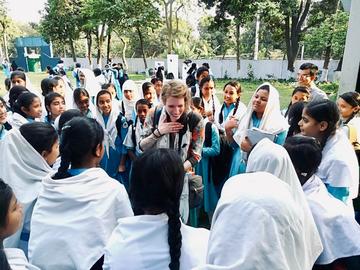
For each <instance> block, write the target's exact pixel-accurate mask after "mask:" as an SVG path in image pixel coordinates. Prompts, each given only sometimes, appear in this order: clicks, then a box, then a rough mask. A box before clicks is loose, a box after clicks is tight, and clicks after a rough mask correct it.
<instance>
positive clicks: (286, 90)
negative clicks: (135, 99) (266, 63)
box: [0, 72, 336, 108]
mask: <svg viewBox="0 0 360 270" xmlns="http://www.w3.org/2000/svg"><path fill="white" fill-rule="evenodd" d="M27 75H28V76H29V78H30V80H31V83H32V85H33V86H34V87H35V89H39V90H40V82H41V80H42V79H44V78H46V77H47V74H46V73H32V72H29V73H27ZM68 77H69V78H70V79H71V80H73V78H72V76H71V72H69V73H68ZM129 77H130V79H133V80H135V81H143V80H145V76H144V75H140V74H130V75H129ZM4 80H5V77H4V74H3V73H1V74H0V82H1V84H0V95H1V96H2V95H3V94H4V93H5V86H4V83H3V82H4ZM228 81H229V80H224V79H221V80H216V81H215V88H216V90H217V96H218V97H219V99H220V101H222V100H223V96H222V90H223V87H224V85H225V83H226V82H228ZM240 83H241V87H242V90H243V94H242V96H241V100H242V102H243V103H244V104H246V105H247V104H248V102H249V100H250V98H251V96H252V94H253V92H254V90H255V89H256V88H257V87H258V86H259V85H260V84H262V83H263V81H259V80H252V81H250V80H240ZM270 83H271V84H272V85H273V86H274V87H275V88H276V89H277V90H278V91H279V95H280V103H281V108H285V107H287V105H288V104H289V102H290V96H291V92H292V90H293V89H294V87H295V83H294V82H286V81H271V82H270ZM324 87H325V86H324ZM320 88H322V87H321V86H320ZM330 88H331V89H332V88H336V85H335V86H334V85H331V87H330Z"/></svg>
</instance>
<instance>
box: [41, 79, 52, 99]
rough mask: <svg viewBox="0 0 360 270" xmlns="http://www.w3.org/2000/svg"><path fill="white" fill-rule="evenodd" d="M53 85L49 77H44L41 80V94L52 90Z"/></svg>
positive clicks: (44, 94)
mask: <svg viewBox="0 0 360 270" xmlns="http://www.w3.org/2000/svg"><path fill="white" fill-rule="evenodd" d="M54 86H55V84H54V81H53V80H52V79H51V78H45V79H43V80H41V84H40V87H41V94H42V95H43V96H44V97H45V96H46V95H47V94H49V93H51V92H53V87H54Z"/></svg>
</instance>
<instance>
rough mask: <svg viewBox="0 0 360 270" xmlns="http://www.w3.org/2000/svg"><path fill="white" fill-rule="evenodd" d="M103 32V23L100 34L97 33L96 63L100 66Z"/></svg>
mask: <svg viewBox="0 0 360 270" xmlns="http://www.w3.org/2000/svg"><path fill="white" fill-rule="evenodd" d="M104 34H105V23H103V24H102V25H101V30H100V35H99V34H98V39H97V45H98V48H97V57H96V64H97V65H98V66H100V67H101V59H102V46H103V43H104Z"/></svg>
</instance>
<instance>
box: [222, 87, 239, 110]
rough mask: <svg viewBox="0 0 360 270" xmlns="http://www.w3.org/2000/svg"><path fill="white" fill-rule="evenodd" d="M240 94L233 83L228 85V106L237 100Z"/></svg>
mask: <svg viewBox="0 0 360 270" xmlns="http://www.w3.org/2000/svg"><path fill="white" fill-rule="evenodd" d="M239 97H240V96H239V95H238V93H237V92H236V88H235V87H234V86H231V85H227V86H226V87H225V89H224V102H225V104H226V105H227V106H230V105H231V104H233V103H235V102H236V99H237V98H239Z"/></svg>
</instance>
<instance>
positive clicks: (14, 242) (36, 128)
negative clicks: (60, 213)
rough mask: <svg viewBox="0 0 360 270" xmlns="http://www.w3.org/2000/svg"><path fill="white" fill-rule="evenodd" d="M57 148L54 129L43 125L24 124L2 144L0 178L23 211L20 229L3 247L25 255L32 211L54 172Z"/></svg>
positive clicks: (56, 137)
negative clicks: (43, 185)
mask: <svg viewBox="0 0 360 270" xmlns="http://www.w3.org/2000/svg"><path fill="white" fill-rule="evenodd" d="M58 147H59V144H58V135H57V133H56V131H55V129H54V128H53V127H52V126H51V125H49V124H46V123H42V122H34V123H28V124H24V125H22V126H21V127H20V129H19V130H17V129H12V130H11V131H9V133H8V134H7V135H6V137H5V138H4V140H3V141H2V145H1V151H0V160H1V162H0V178H2V179H3V180H4V181H5V182H6V183H7V184H9V185H10V186H11V187H12V189H13V191H14V194H15V196H16V198H17V200H18V201H19V202H20V203H21V204H22V206H23V209H24V219H23V221H22V223H21V226H20V229H19V230H18V232H17V233H16V234H14V235H12V236H11V237H9V238H7V239H6V241H5V246H6V247H20V248H21V249H23V250H24V251H25V254H27V252H26V251H27V241H28V239H29V233H30V220H31V214H32V209H33V206H34V204H35V201H36V199H37V197H38V194H39V192H40V188H41V181H42V180H43V178H45V176H46V175H47V174H49V173H51V172H52V171H53V170H52V169H51V167H50V166H51V165H53V164H54V163H55V161H56V158H57V157H58V155H59V150H58ZM9 168H11V169H9Z"/></svg>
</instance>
